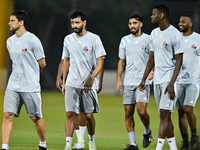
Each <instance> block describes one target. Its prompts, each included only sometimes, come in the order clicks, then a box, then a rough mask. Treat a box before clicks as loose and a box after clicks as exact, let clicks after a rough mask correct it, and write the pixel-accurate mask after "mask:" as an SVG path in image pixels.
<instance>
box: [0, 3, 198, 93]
mask: <svg viewBox="0 0 200 150" xmlns="http://www.w3.org/2000/svg"><path fill="white" fill-rule="evenodd" d="M157 4H166V5H167V6H168V7H169V9H170V16H169V21H170V24H172V25H173V26H175V27H177V28H178V22H179V18H180V16H181V15H182V14H191V15H192V16H193V17H194V26H193V29H194V31H196V32H199V29H200V23H199V19H200V10H199V8H200V1H198V0H166V1H162V0H0V8H1V9H0V15H1V18H0V56H1V59H0V91H4V90H5V87H6V84H7V80H8V77H9V75H10V72H11V61H10V59H9V57H8V53H7V49H6V39H7V38H8V37H9V36H10V35H12V34H13V33H11V32H9V29H8V25H7V24H8V20H9V15H10V12H11V11H13V10H25V11H27V12H28V14H29V23H28V25H27V30H28V31H30V32H32V33H34V34H35V35H36V36H37V37H39V39H40V40H41V42H42V44H43V47H44V51H45V55H46V62H47V66H46V68H45V69H44V70H43V71H42V73H41V86H42V90H48V91H49V90H50V91H52V90H53V91H54V90H57V89H56V86H55V83H56V75H57V70H58V65H59V63H60V60H61V54H62V47H63V40H64V37H65V36H66V35H67V34H70V33H72V29H71V26H70V19H69V16H70V14H71V13H72V12H73V11H75V10H82V11H83V12H84V13H85V14H86V18H87V28H88V30H89V31H91V32H93V33H95V34H98V35H99V36H100V37H101V40H102V42H103V45H104V47H105V49H106V52H107V56H106V59H105V63H104V69H105V74H104V82H103V90H102V93H104V94H116V93H117V92H116V88H115V84H116V76H117V73H116V70H117V63H118V46H119V42H120V40H121V38H122V37H123V36H125V35H127V34H129V33H130V31H129V29H128V25H127V17H128V16H129V15H130V14H132V13H134V12H140V13H142V14H143V17H144V22H143V23H144V26H143V28H142V30H143V32H145V33H147V34H150V33H151V31H152V29H154V28H155V27H156V26H154V25H152V24H151V20H150V17H151V12H152V9H153V7H154V6H155V5H157Z"/></svg>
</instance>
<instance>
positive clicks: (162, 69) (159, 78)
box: [150, 25, 184, 84]
mask: <svg viewBox="0 0 200 150" xmlns="http://www.w3.org/2000/svg"><path fill="white" fill-rule="evenodd" d="M150 39H151V41H152V49H151V51H154V62H155V70H154V83H155V84H161V83H164V82H170V81H171V78H172V75H173V73H174V68H175V66H176V59H175V54H180V53H184V50H183V46H182V37H181V34H180V32H179V31H178V30H177V29H176V28H175V27H173V26H172V25H170V26H169V27H168V28H167V29H165V30H164V31H161V30H160V28H159V27H158V28H156V29H154V30H153V31H152V32H151V35H150Z"/></svg>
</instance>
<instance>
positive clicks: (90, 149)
mask: <svg viewBox="0 0 200 150" xmlns="http://www.w3.org/2000/svg"><path fill="white" fill-rule="evenodd" d="M89 150H97V148H96V146H95V145H92V144H89Z"/></svg>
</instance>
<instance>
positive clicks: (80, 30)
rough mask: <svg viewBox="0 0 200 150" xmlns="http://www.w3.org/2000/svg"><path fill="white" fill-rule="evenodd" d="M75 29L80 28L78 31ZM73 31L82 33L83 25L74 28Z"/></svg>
mask: <svg viewBox="0 0 200 150" xmlns="http://www.w3.org/2000/svg"><path fill="white" fill-rule="evenodd" d="M75 29H78V31H76V30H75ZM73 31H74V32H75V33H78V34H79V33H81V32H82V31H83V26H81V27H80V28H73Z"/></svg>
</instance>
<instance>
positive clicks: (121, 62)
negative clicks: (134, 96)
mask: <svg viewBox="0 0 200 150" xmlns="http://www.w3.org/2000/svg"><path fill="white" fill-rule="evenodd" d="M124 67H125V59H121V58H120V59H119V61H118V66H117V84H116V88H117V92H118V93H119V94H120V91H121V89H122V82H121V76H122V73H123V71H124Z"/></svg>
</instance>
